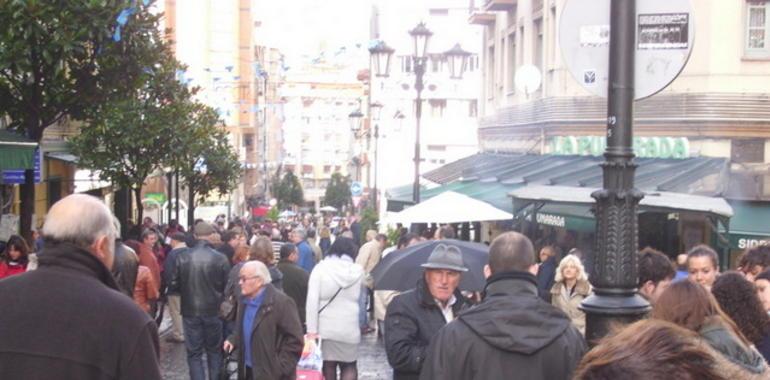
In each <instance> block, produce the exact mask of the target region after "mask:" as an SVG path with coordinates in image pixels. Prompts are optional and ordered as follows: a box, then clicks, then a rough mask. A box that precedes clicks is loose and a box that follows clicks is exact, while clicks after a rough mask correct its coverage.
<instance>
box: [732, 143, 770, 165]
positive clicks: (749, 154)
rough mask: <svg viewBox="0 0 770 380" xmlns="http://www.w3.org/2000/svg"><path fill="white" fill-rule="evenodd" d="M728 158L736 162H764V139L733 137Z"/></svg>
mask: <svg viewBox="0 0 770 380" xmlns="http://www.w3.org/2000/svg"><path fill="white" fill-rule="evenodd" d="M730 145H731V147H730V150H731V152H732V154H731V155H730V160H731V161H732V162H733V163H736V164H743V163H763V162H765V140H762V139H753V140H748V139H733V140H732V141H731V144H730Z"/></svg>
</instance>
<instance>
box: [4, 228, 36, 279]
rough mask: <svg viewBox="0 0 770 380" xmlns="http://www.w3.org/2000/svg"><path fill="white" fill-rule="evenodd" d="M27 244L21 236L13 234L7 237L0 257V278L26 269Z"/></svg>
mask: <svg viewBox="0 0 770 380" xmlns="http://www.w3.org/2000/svg"><path fill="white" fill-rule="evenodd" d="M27 255H29V246H28V245H27V242H26V241H24V239H23V238H22V237H21V236H18V235H13V236H11V237H10V238H9V239H8V243H7V244H6V245H5V251H3V253H2V256H0V257H1V258H2V259H0V279H2V278H6V277H8V276H13V275H15V274H20V273H24V272H26V271H27V261H28V259H27Z"/></svg>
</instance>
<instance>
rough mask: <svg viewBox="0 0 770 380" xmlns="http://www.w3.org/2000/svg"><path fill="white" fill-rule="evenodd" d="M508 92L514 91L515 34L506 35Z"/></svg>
mask: <svg viewBox="0 0 770 380" xmlns="http://www.w3.org/2000/svg"><path fill="white" fill-rule="evenodd" d="M507 68H508V70H507V71H508V92H509V93H514V92H515V91H516V82H515V77H516V33H511V34H509V35H508V65H507Z"/></svg>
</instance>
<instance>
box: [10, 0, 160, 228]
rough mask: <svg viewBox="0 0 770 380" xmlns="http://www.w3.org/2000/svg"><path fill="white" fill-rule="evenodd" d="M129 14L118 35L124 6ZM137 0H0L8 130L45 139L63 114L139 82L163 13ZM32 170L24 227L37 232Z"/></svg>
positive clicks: (79, 112)
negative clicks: (132, 10) (116, 37)
mask: <svg viewBox="0 0 770 380" xmlns="http://www.w3.org/2000/svg"><path fill="white" fill-rule="evenodd" d="M131 6H134V7H139V8H138V9H136V12H135V13H134V14H133V15H131V16H130V17H128V18H127V23H126V24H125V25H124V26H123V28H122V31H121V35H122V39H121V41H119V42H116V41H114V40H113V33H114V31H115V28H116V26H117V21H116V18H117V16H118V15H119V14H120V12H121V11H122V10H124V9H126V8H129V7H131ZM146 8H147V7H145V6H144V5H143V2H141V1H139V2H137V1H131V0H106V1H94V0H67V1H34V0H29V1H10V0H4V1H0V20H2V22H0V116H5V117H7V119H8V120H9V122H10V125H9V127H10V129H13V130H16V131H19V132H22V133H23V134H25V135H26V136H27V137H29V138H31V139H33V140H35V141H40V140H41V138H42V136H43V131H44V130H45V129H46V128H47V127H49V126H51V125H53V124H55V123H56V122H58V121H60V120H62V119H64V118H67V117H69V118H72V119H77V120H84V119H87V118H88V116H89V115H92V114H94V113H95V112H96V111H95V110H98V109H100V108H101V107H102V106H103V105H105V104H108V103H109V102H110V101H111V100H112V99H114V98H115V97H118V96H120V95H121V94H123V93H125V92H127V91H131V90H133V89H134V88H135V87H136V86H138V85H140V84H141V80H139V77H140V76H141V75H142V73H143V72H144V69H145V67H146V63H147V62H148V58H149V59H151V58H152V57H153V55H154V54H155V52H154V51H153V45H154V41H157V39H159V36H158V34H159V33H158V17H159V16H156V15H152V14H150V13H149V12H148V11H147V9H146ZM34 200H35V188H34V177H33V171H32V170H27V171H26V172H25V184H24V185H23V186H22V189H21V232H22V234H23V235H24V236H25V237H27V238H29V237H31V222H32V212H33V208H34Z"/></svg>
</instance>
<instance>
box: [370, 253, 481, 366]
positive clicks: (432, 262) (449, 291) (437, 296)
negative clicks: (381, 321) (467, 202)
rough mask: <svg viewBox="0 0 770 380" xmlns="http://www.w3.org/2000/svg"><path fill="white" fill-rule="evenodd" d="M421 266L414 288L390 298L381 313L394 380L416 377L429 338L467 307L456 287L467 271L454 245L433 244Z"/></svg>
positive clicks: (423, 358)
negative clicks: (422, 270) (421, 276)
mask: <svg viewBox="0 0 770 380" xmlns="http://www.w3.org/2000/svg"><path fill="white" fill-rule="evenodd" d="M422 267H423V268H424V275H423V278H422V280H421V281H420V282H419V283H418V284H417V287H416V288H415V289H412V290H409V291H407V292H404V293H402V294H400V295H399V296H397V297H396V298H394V299H393V301H392V302H391V303H390V305H389V306H388V310H387V313H386V315H385V350H386V351H387V354H388V362H389V363H390V365H391V367H393V379H394V380H404V379H417V378H419V376H420V370H421V369H422V363H423V361H424V360H425V356H426V354H427V352H428V345H429V343H430V342H431V339H432V338H433V337H434V336H435V335H436V333H438V330H439V329H441V328H442V327H444V325H446V324H447V323H449V322H451V321H452V320H453V319H454V318H455V317H456V316H457V314H458V313H459V312H460V311H461V310H463V309H466V308H468V307H469V306H470V303H469V302H468V300H467V299H465V298H464V297H463V296H462V294H460V290H459V289H457V285H458V284H459V283H460V276H461V274H462V272H466V271H467V270H468V268H466V267H465V264H464V263H463V259H462V255H461V253H460V250H459V249H458V248H457V247H455V246H453V245H447V244H439V245H437V246H436V248H435V249H434V250H433V252H431V254H430V257H429V258H428V261H427V262H426V263H424V264H422Z"/></svg>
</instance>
